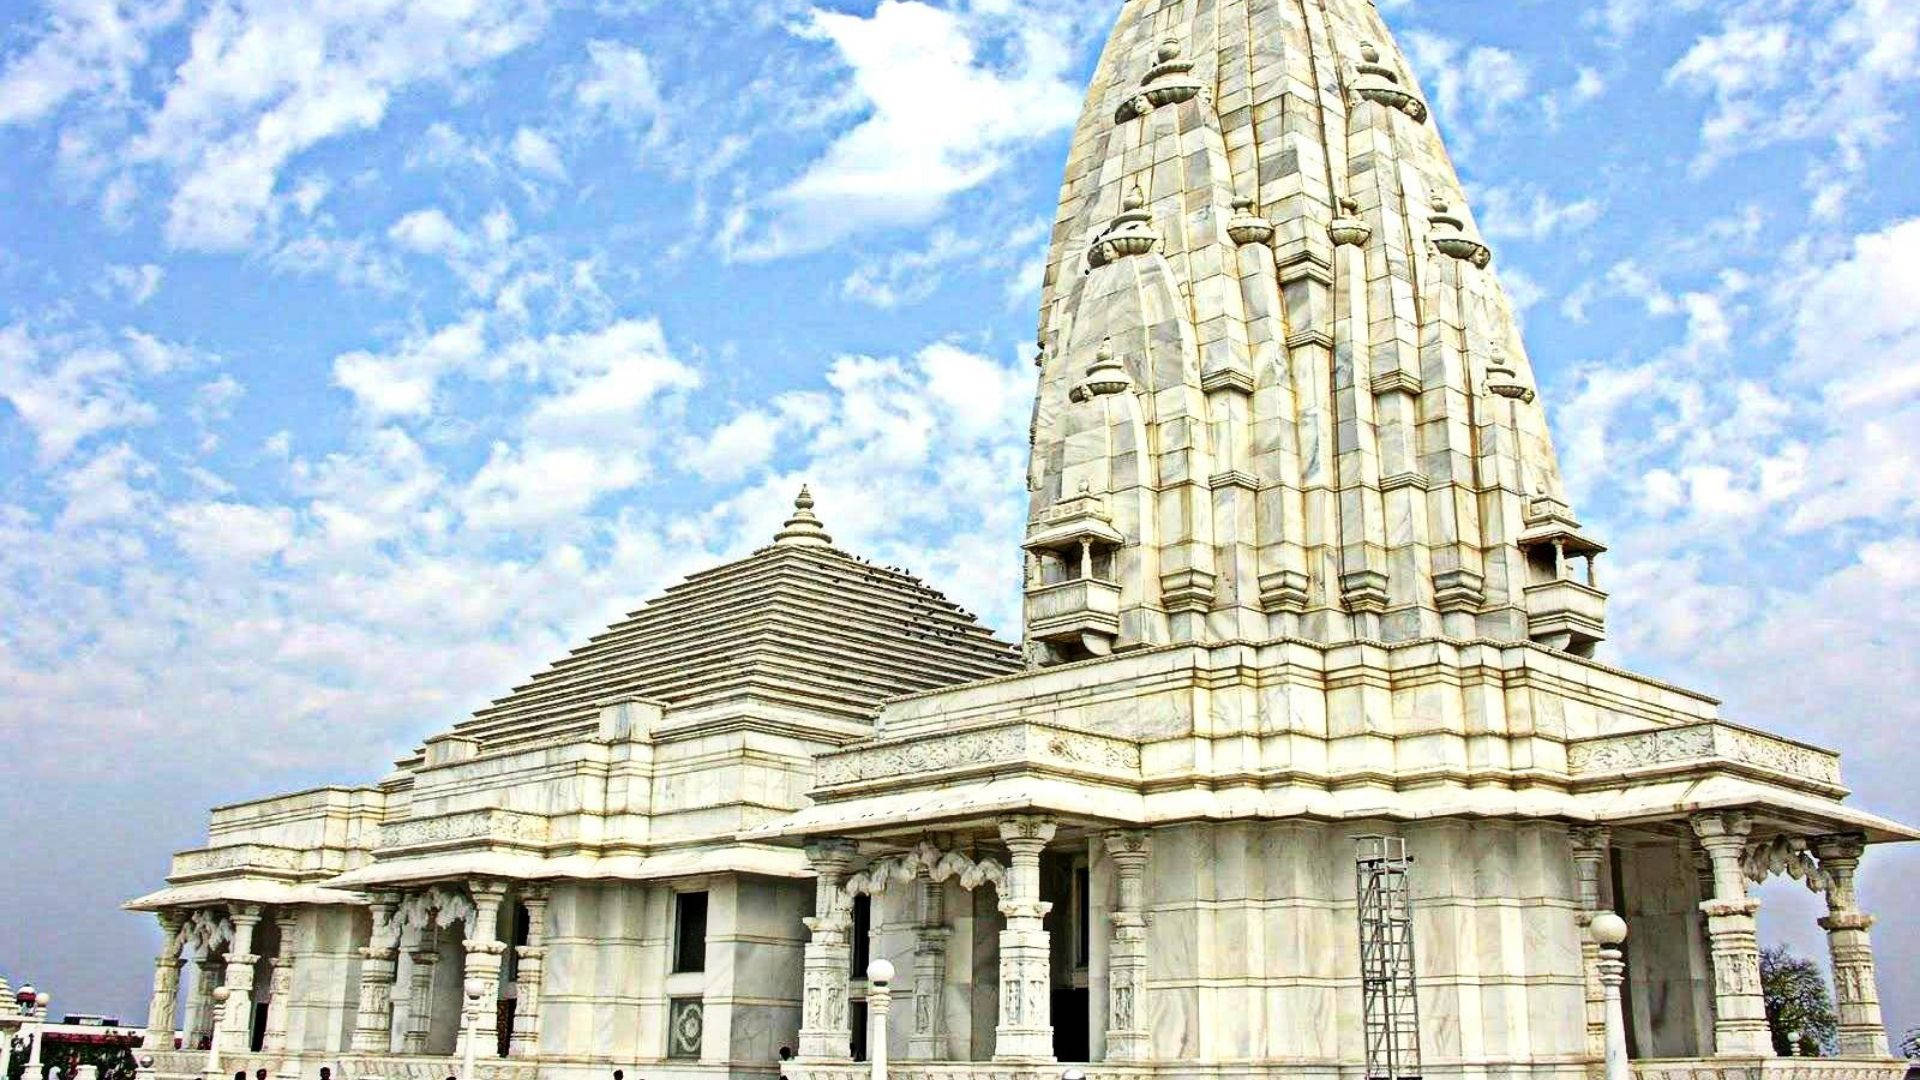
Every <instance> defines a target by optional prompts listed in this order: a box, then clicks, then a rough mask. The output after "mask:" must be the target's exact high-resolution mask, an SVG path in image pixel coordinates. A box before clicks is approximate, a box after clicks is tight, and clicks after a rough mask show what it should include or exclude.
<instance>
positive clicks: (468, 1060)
mask: <svg viewBox="0 0 1920 1080" xmlns="http://www.w3.org/2000/svg"><path fill="white" fill-rule="evenodd" d="M464 989H465V990H466V992H467V1012H466V1015H465V1016H464V1017H462V1018H461V1019H462V1022H463V1023H464V1025H465V1027H466V1043H467V1051H466V1054H465V1055H464V1060H463V1062H462V1065H461V1072H460V1080H473V1044H474V1041H475V1039H474V1037H475V1036H476V1035H478V1034H479V1031H480V998H481V996H482V995H484V994H485V993H486V992H487V984H486V983H483V982H481V981H480V980H479V979H468V980H467V983H466V986H465V987H464Z"/></svg>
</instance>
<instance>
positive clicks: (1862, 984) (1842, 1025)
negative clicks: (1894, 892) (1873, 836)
mask: <svg viewBox="0 0 1920 1080" xmlns="http://www.w3.org/2000/svg"><path fill="white" fill-rule="evenodd" d="M1866 847H1867V840H1866V837H1864V836H1861V835H1860V834H1859V833H1849V834H1846V835H1842V836H1822V837H1820V838H1819V839H1817V840H1815V841H1814V842H1813V853H1814V855H1815V856H1816V857H1817V858H1819V860H1820V871H1821V873H1822V875H1823V876H1824V877H1825V878H1826V893H1827V915H1826V917H1825V918H1823V919H1821V920H1820V927H1821V929H1823V930H1825V931H1826V932H1827V950H1828V952H1829V954H1830V955H1831V956H1832V959H1833V1010H1834V1012H1835V1013H1836V1014H1837V1015H1838V1018H1839V1025H1838V1032H1837V1039H1836V1042H1837V1043H1838V1049H1839V1051H1840V1054H1841V1056H1842V1057H1878V1058H1884V1057H1891V1056H1892V1051H1891V1050H1890V1049H1889V1048H1888V1046H1887V1028H1886V1024H1885V1023H1884V1022H1883V1021H1882V1020H1881V1018H1880V989H1879V985H1878V983H1877V981H1876V980H1875V979H1874V975H1873V943H1872V942H1871V941H1869V940H1868V938H1867V930H1868V929H1869V928H1870V927H1872V926H1873V916H1871V915H1869V914H1867V913H1866V912H1864V911H1861V910H1860V902H1859V898H1858V896H1857V895H1856V894H1855V892H1854V883H1853V876H1854V874H1855V873H1856V872H1857V871H1858V870H1859V869H1860V856H1861V855H1862V854H1864V853H1865V851H1866Z"/></svg>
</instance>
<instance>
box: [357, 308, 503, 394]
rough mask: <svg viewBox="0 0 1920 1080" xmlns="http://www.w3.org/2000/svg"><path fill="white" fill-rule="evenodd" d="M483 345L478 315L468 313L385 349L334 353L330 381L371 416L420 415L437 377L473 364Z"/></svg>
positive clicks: (481, 326) (437, 379)
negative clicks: (381, 350)
mask: <svg viewBox="0 0 1920 1080" xmlns="http://www.w3.org/2000/svg"><path fill="white" fill-rule="evenodd" d="M486 348H487V346H486V334H485V329H484V326H483V324H482V321H481V319H480V317H479V316H477V315H473V314H469V315H467V316H466V317H464V318H463V319H461V320H460V321H459V322H455V323H449V324H448V325H446V326H442V327H440V328H439V329H437V330H435V331H433V332H432V333H430V334H425V335H416V336H413V337H410V338H408V339H407V340H406V341H405V342H403V343H402V344H401V346H400V347H399V348H398V349H395V350H394V351H393V352H390V353H372V352H367V351H364V350H356V351H354V352H350V353H344V354H342V355H340V356H338V357H336V358H334V361H333V381H334V382H335V383H336V384H337V385H339V386H340V387H342V388H343V389H345V390H346V391H347V392H349V393H351V394H352V395H353V396H354V401H355V404H357V405H358V406H359V407H360V408H361V409H362V410H364V411H366V412H367V413H369V414H370V415H372V416H375V417H381V416H390V415H412V416H420V415H425V414H426V413H427V412H429V411H431V410H432V407H433V392H434V388H435V386H436V385H437V383H438V382H439V380H440V379H441V378H442V377H443V376H445V375H447V374H449V373H450V372H455V371H462V370H467V369H470V368H472V367H473V366H474V365H476V364H478V362H479V361H480V360H481V359H482V358H483V357H485V355H486Z"/></svg>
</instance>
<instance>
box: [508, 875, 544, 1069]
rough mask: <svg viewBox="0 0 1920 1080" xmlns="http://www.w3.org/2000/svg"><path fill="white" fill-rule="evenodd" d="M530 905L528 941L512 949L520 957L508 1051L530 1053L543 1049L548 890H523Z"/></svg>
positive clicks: (523, 900)
mask: <svg viewBox="0 0 1920 1080" xmlns="http://www.w3.org/2000/svg"><path fill="white" fill-rule="evenodd" d="M520 903H521V904H522V905H524V906H525V907H526V909H527V943H526V944H525V945H516V946H515V947H514V950H513V954H514V956H515V958H516V959H517V960H518V965H517V966H516V969H515V970H516V971H517V972H518V975H519V982H518V983H517V984H516V985H517V986H518V987H519V998H518V1003H517V1004H516V1005H515V1006H514V1009H513V1041H512V1042H510V1043H508V1044H507V1052H508V1053H509V1054H511V1055H513V1056H514V1057H528V1056H531V1055H533V1054H535V1053H538V1052H539V1049H540V989H541V987H542V986H543V985H544V984H545V981H546V963H547V890H546V887H545V886H532V887H529V888H528V889H527V890H526V891H525V892H523V893H522V894H521V897H520Z"/></svg>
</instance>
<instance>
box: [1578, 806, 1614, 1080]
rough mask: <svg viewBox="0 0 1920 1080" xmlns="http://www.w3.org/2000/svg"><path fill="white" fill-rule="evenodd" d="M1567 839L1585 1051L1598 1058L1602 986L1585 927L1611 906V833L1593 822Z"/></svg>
mask: <svg viewBox="0 0 1920 1080" xmlns="http://www.w3.org/2000/svg"><path fill="white" fill-rule="evenodd" d="M1571 839H1572V841H1573V867H1574V875H1575V879H1576V881H1577V882H1578V884H1579V887H1580V912H1579V914H1578V915H1576V916H1575V918H1576V919H1577V920H1578V921H1579V923H1580V970H1581V971H1582V972H1584V973H1585V978H1586V986H1587V1053H1589V1054H1591V1055H1592V1056H1593V1057H1595V1058H1600V1057H1603V1056H1605V1054H1606V1052H1607V999H1606V992H1605V991H1606V987H1605V982H1604V980H1602V979H1601V977H1600V974H1601V973H1600V945H1599V943H1598V942H1596V941H1594V940H1593V934H1592V932H1591V931H1590V929H1589V928H1590V927H1591V926H1592V924H1593V917H1594V916H1595V915H1598V914H1599V913H1601V912H1602V911H1611V910H1612V909H1613V903H1612V901H1613V898H1612V896H1611V895H1609V894H1610V893H1611V892H1612V891H1613V890H1612V889H1610V888H1608V885H1609V884H1610V881H1609V878H1610V877H1611V875H1610V874H1608V873H1607V852H1608V850H1609V847H1610V845H1611V844H1612V843H1613V833H1612V831H1611V830H1609V829H1607V828H1606V827H1605V826H1604V825H1595V826H1590V827H1581V828H1576V829H1573V830H1572V834H1571Z"/></svg>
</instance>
